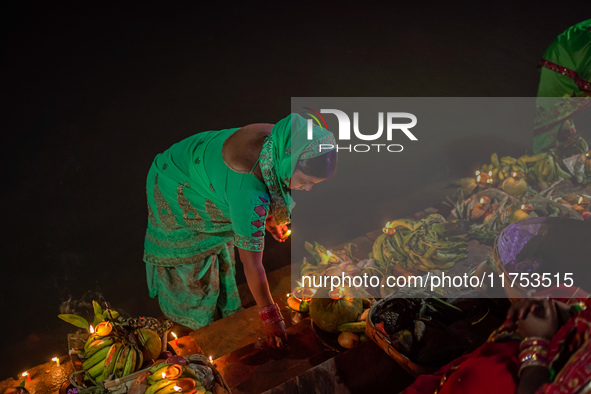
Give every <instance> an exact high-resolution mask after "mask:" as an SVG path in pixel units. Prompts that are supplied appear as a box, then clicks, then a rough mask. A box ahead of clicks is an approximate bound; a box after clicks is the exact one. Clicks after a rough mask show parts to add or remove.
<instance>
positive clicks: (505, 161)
mask: <svg viewBox="0 0 591 394" xmlns="http://www.w3.org/2000/svg"><path fill="white" fill-rule="evenodd" d="M500 162H501V163H503V164H509V165H513V164H515V163H517V159H515V158H514V157H511V156H503V157H501V159H500Z"/></svg>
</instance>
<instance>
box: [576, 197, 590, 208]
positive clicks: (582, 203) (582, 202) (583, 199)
mask: <svg viewBox="0 0 591 394" xmlns="http://www.w3.org/2000/svg"><path fill="white" fill-rule="evenodd" d="M577 203H578V204H579V205H582V206H583V207H586V206H587V205H589V200H587V199H586V198H584V197H583V196H581V197H580V198H579V201H578V202H577Z"/></svg>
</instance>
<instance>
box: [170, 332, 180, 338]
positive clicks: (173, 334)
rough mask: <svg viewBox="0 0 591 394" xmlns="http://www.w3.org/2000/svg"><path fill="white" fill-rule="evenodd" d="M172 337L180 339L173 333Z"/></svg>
mask: <svg viewBox="0 0 591 394" xmlns="http://www.w3.org/2000/svg"><path fill="white" fill-rule="evenodd" d="M171 334H172V336H173V337H174V339H179V337H177V336H176V334H175V333H174V332H171Z"/></svg>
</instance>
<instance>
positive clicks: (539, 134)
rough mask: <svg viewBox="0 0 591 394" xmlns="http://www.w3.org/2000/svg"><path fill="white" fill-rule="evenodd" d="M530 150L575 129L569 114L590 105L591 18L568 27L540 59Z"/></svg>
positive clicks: (552, 142)
mask: <svg viewBox="0 0 591 394" xmlns="http://www.w3.org/2000/svg"><path fill="white" fill-rule="evenodd" d="M540 67H541V73H540V85H539V88H538V100H537V115H536V120H535V125H534V146H533V150H534V153H539V152H542V151H546V150H548V149H550V148H553V147H555V146H556V145H557V140H558V138H559V137H560V136H562V135H565V136H567V135H569V134H573V133H574V132H575V127H574V123H573V122H572V119H571V117H572V116H573V115H574V114H575V113H577V112H578V111H581V110H583V109H584V108H586V107H588V106H589V105H591V98H589V97H587V96H589V94H591V19H589V20H586V21H584V22H581V23H578V24H576V25H574V26H571V27H569V28H568V29H567V30H566V31H564V32H563V33H562V34H560V35H559V36H558V37H557V38H556V40H555V41H554V42H553V43H552V44H551V45H550V46H549V47H548V49H547V50H546V52H545V53H544V55H543V57H542V60H541V62H540Z"/></svg>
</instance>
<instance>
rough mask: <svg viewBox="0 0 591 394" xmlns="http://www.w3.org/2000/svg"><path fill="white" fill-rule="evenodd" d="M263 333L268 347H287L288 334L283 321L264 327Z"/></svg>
mask: <svg viewBox="0 0 591 394" xmlns="http://www.w3.org/2000/svg"><path fill="white" fill-rule="evenodd" d="M263 331H264V333H265V336H266V338H267V345H269V347H272V348H276V349H283V348H284V347H285V346H286V345H287V333H286V332H285V323H283V320H281V321H278V322H277V323H274V324H269V325H264V326H263Z"/></svg>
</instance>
